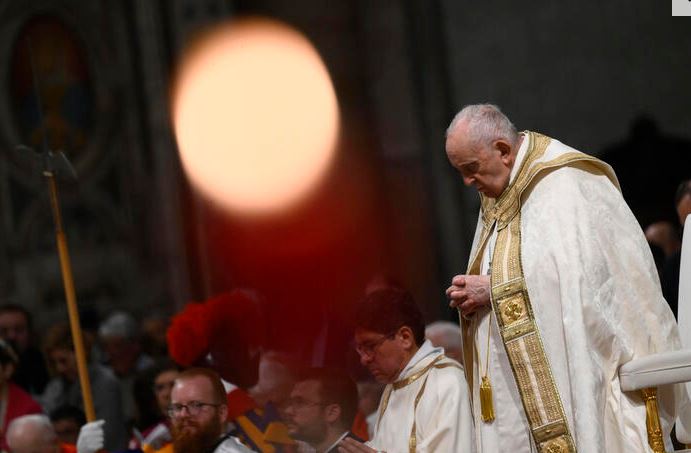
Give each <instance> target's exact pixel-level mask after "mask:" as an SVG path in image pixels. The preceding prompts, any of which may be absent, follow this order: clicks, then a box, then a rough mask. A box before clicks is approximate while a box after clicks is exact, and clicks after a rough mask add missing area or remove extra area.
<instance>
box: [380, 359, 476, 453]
mask: <svg viewBox="0 0 691 453" xmlns="http://www.w3.org/2000/svg"><path fill="white" fill-rule="evenodd" d="M445 358H447V357H446V356H445V355H444V354H441V355H439V356H437V357H436V358H435V359H434V360H433V361H432V362H430V363H429V364H428V365H426V366H425V367H424V368H423V369H422V370H420V371H418V372H416V373H415V374H413V375H411V376H409V377H408V378H406V379H401V380H400V381H396V382H393V383H391V384H389V385H387V386H386V388H385V389H384V395H382V403H381V407H380V408H379V416H378V417H377V431H379V424H380V423H381V419H382V417H383V416H384V412H386V408H387V406H388V405H389V398H390V397H391V393H392V392H393V391H394V390H399V389H402V388H403V387H406V386H407V385H409V384H412V383H413V382H415V381H417V380H418V379H420V378H421V377H424V378H425V379H424V381H423V382H422V386H420V390H418V393H417V395H415V402H414V405H413V425H412V428H411V430H410V437H409V439H408V449H409V452H410V453H415V449H416V448H417V434H416V430H417V418H416V416H415V413H416V411H417V406H418V403H419V402H420V400H421V399H422V395H423V394H424V392H425V387H426V386H427V378H428V372H429V370H431V369H432V368H436V369H442V368H448V367H454V368H458V369H460V370H462V369H463V367H461V366H460V365H459V364H458V363H455V362H444V363H439V361H440V360H442V359H445Z"/></svg>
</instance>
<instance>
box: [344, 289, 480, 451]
mask: <svg viewBox="0 0 691 453" xmlns="http://www.w3.org/2000/svg"><path fill="white" fill-rule="evenodd" d="M355 343H356V349H357V352H358V354H359V355H360V361H361V362H362V364H363V365H365V366H367V368H368V369H369V371H370V372H371V373H372V375H373V376H374V377H375V379H377V380H378V381H379V382H382V383H386V384H387V385H386V388H385V389H384V394H383V395H382V398H381V401H380V403H379V409H378V417H377V422H376V424H375V430H374V435H373V436H372V439H371V440H370V441H369V442H367V444H362V443H359V442H356V441H355V440H352V439H346V440H344V441H342V442H341V445H340V446H339V447H340V450H339V451H343V452H370V453H371V452H375V451H385V452H387V453H408V452H421V453H422V452H424V453H433V452H457V453H472V452H474V451H475V437H474V434H473V421H472V415H471V409H470V398H469V395H468V386H467V383H466V381H465V375H464V373H463V369H462V368H461V366H460V364H459V363H458V362H456V361H455V360H452V359H449V358H448V357H446V356H445V355H444V350H443V349H442V348H435V347H434V346H432V344H431V343H430V342H429V341H428V340H425V324H424V322H423V318H422V313H421V312H420V310H419V308H418V307H417V306H416V305H415V302H414V301H413V299H412V297H411V296H410V294H408V293H407V292H405V291H403V290H400V289H396V288H387V289H380V290H377V291H374V292H372V293H370V294H369V295H368V296H367V297H366V298H365V300H364V301H363V303H362V304H361V305H360V306H359V308H358V311H357V314H356V329H355Z"/></svg>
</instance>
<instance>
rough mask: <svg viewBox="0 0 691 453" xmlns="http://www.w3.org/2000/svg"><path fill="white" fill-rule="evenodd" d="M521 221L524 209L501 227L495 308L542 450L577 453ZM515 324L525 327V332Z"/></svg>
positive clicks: (495, 265) (493, 281)
mask: <svg viewBox="0 0 691 453" xmlns="http://www.w3.org/2000/svg"><path fill="white" fill-rule="evenodd" d="M520 222H521V215H520V212H519V213H518V214H517V215H515V216H513V219H512V221H511V222H510V224H509V226H508V228H504V229H502V230H500V231H499V232H498V233H497V242H496V246H495V250H494V257H493V261H492V272H491V277H490V278H491V286H492V308H493V310H494V312H495V315H496V319H497V324H498V325H499V332H500V334H501V337H502V341H503V343H504V348H505V350H506V355H507V358H508V360H509V363H510V365H511V371H512V372H513V375H514V380H515V381H516V386H517V387H518V391H519V393H520V396H521V402H522V403H523V409H524V411H525V414H526V417H527V419H528V423H529V424H530V430H531V432H532V433H533V440H534V441H535V444H536V447H537V449H538V451H540V452H541V453H542V452H544V453H548V452H549V453H553V452H563V453H567V452H568V453H575V452H576V447H575V445H574V442H573V439H572V437H571V433H570V432H569V427H568V422H567V420H566V415H565V413H564V409H563V405H562V403H561V398H560V396H559V390H558V388H557V386H556V383H555V382H554V376H553V375H552V371H551V367H550V364H549V360H548V358H547V355H546V353H545V349H544V346H543V344H542V340H541V338H540V332H539V329H538V326H537V324H536V323H535V316H534V313H533V311H532V305H531V303H530V297H529V295H528V291H527V288H526V286H525V280H524V278H523V269H522V263H521V259H520V251H521V247H520V245H521V237H520ZM497 260H498V262H497ZM514 326H519V327H520V328H521V333H522V335H517V332H516V330H517V329H516V328H515V327H514ZM545 426H551V427H552V428H551V429H545ZM538 438H539V439H540V441H538Z"/></svg>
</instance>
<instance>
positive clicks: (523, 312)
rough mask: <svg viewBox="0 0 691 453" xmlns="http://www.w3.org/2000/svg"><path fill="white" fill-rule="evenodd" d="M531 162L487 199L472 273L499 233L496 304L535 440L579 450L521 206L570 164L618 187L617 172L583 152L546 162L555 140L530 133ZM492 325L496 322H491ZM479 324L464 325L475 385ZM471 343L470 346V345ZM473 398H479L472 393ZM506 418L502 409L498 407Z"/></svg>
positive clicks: (552, 448) (545, 449)
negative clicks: (538, 307)
mask: <svg viewBox="0 0 691 453" xmlns="http://www.w3.org/2000/svg"><path fill="white" fill-rule="evenodd" d="M524 134H525V139H527V140H529V142H528V145H527V148H528V149H527V152H526V155H525V158H524V159H523V161H522V162H521V164H520V167H519V169H518V172H517V173H516V176H515V178H514V179H513V181H512V182H511V183H510V184H509V186H507V188H506V189H505V190H504V191H503V192H502V194H501V196H500V197H499V198H497V199H496V200H494V199H491V198H488V197H485V196H482V195H481V206H482V221H483V228H482V233H481V235H480V240H479V241H478V244H477V246H476V248H475V254H474V256H473V259H472V260H471V263H470V266H469V267H468V272H467V273H468V274H479V273H480V267H481V263H482V257H483V254H484V249H485V247H486V245H487V243H488V241H489V238H490V237H491V235H492V232H493V231H494V230H495V229H496V231H497V238H496V243H495V246H494V250H493V253H492V257H491V263H492V265H491V276H490V281H491V289H492V291H491V293H492V294H491V302H492V309H493V311H494V313H495V318H496V322H497V324H498V327H499V332H500V336H501V338H502V342H503V344H504V348H505V351H506V354H507V357H508V359H509V363H510V365H511V370H512V373H513V375H514V380H515V382H516V385H517V387H518V390H519V393H520V396H521V402H522V403H523V409H524V411H525V414H526V417H527V419H528V423H529V424H530V429H531V432H532V435H533V440H534V442H535V444H536V446H537V449H538V451H539V452H541V453H554V452H564V453H566V452H569V453H573V452H575V451H576V447H575V444H574V442H573V438H572V436H571V433H570V431H569V426H568V422H567V419H566V416H565V413H564V409H563V405H562V402H561V398H560V396H559V391H558V389H557V386H556V383H555V380H554V376H553V374H552V370H551V366H550V364H549V360H548V358H547V355H546V353H545V349H544V345H543V343H542V339H541V336H540V332H539V329H538V325H537V323H536V322H535V316H534V313H533V309H532V304H531V302H530V296H529V294H528V288H527V286H526V283H525V279H524V275H523V268H522V262H521V229H520V227H521V223H520V222H521V220H520V219H521V215H520V214H521V212H520V211H521V204H522V200H523V198H524V197H527V196H529V193H530V190H529V189H531V188H532V186H533V185H534V184H535V183H536V182H537V181H539V179H538V176H539V177H542V176H543V175H545V174H546V173H547V172H548V171H551V170H556V169H557V168H560V167H563V166H566V165H569V166H572V167H577V168H580V169H582V170H585V171H590V172H597V173H599V174H605V175H607V177H608V178H609V179H610V180H611V181H612V182H613V183H614V184H615V186H616V187H619V186H618V182H617V180H616V176H614V174H613V173H612V172H611V168H610V167H609V166H607V165H605V164H604V163H602V162H601V161H599V160H598V159H596V158H594V157H591V156H588V155H586V154H583V153H580V152H575V151H574V152H567V153H563V154H561V155H559V156H558V157H557V158H554V159H552V160H548V161H543V162H541V161H540V160H541V159H543V158H544V156H545V154H546V152H547V148H548V146H549V144H550V141H551V139H550V138H549V137H547V136H544V135H541V134H538V133H535V132H530V131H526V132H525V133H524ZM490 322H491V319H490ZM477 325H478V324H477V320H476V319H473V320H471V321H467V320H463V322H462V324H461V327H462V329H463V339H464V360H465V362H466V366H465V369H466V377H467V378H468V383H469V385H471V386H472V385H474V380H472V377H473V370H471V369H470V368H471V366H472V363H473V362H471V361H472V358H473V355H472V352H473V348H472V347H471V346H472V345H473V344H474V332H475V331H476V329H477ZM467 340H469V342H467ZM471 395H474V393H473V392H472V391H471ZM497 410H498V413H499V414H501V408H497Z"/></svg>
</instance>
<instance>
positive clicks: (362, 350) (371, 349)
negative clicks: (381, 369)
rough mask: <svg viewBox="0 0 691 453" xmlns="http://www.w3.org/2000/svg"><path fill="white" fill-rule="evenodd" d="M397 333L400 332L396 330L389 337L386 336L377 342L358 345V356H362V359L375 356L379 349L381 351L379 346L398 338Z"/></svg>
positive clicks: (356, 348)
mask: <svg viewBox="0 0 691 453" xmlns="http://www.w3.org/2000/svg"><path fill="white" fill-rule="evenodd" d="M397 333H398V330H395V331H394V332H391V333H389V334H388V335H384V336H383V337H381V338H380V339H378V340H376V341H371V342H366V343H360V344H356V345H355V350H356V351H357V353H358V354H360V356H361V357H372V356H373V355H374V354H376V353H377V349H379V346H381V345H382V343H384V342H385V341H386V340H390V339H392V338H393V337H395V336H396V334H397Z"/></svg>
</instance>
